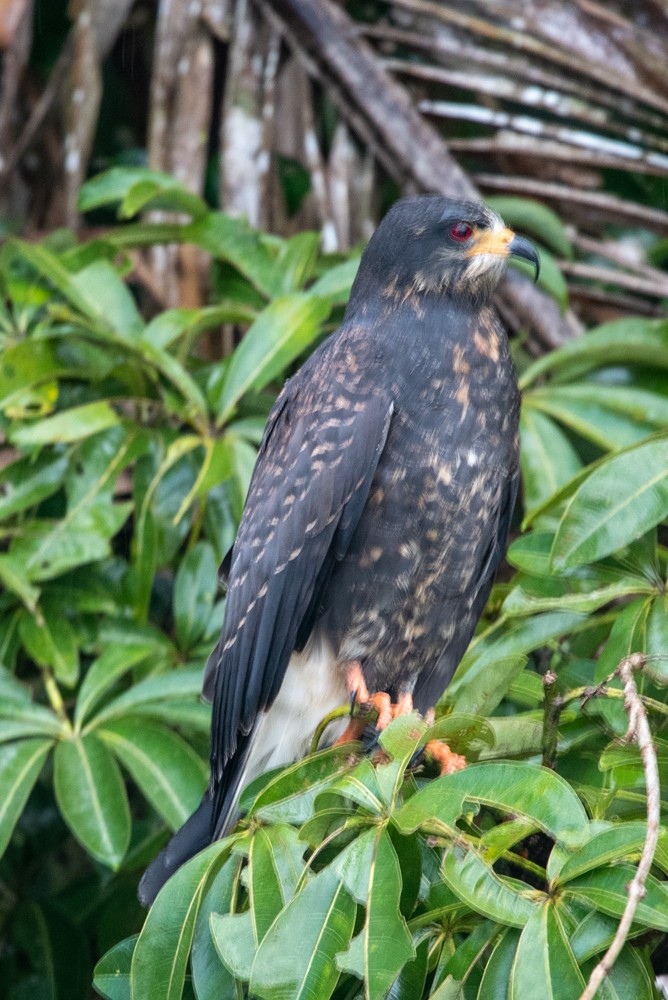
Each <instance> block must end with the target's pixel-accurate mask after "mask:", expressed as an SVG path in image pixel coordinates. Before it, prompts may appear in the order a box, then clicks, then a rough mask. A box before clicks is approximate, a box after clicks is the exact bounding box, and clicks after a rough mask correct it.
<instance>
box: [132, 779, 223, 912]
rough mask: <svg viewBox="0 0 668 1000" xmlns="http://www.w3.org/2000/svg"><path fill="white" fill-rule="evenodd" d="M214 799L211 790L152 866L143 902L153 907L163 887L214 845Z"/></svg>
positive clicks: (141, 897)
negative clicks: (193, 859)
mask: <svg viewBox="0 0 668 1000" xmlns="http://www.w3.org/2000/svg"><path fill="white" fill-rule="evenodd" d="M212 819H213V799H212V798H211V796H210V794H209V791H208V789H207V791H206V792H205V793H204V798H203V799H202V801H201V803H200V804H199V806H198V807H197V809H196V810H195V812H194V813H193V814H192V816H191V817H190V819H188V820H186V822H185V823H184V824H183V826H182V827H181V829H180V830H177V832H176V833H175V834H174V836H173V837H172V839H171V840H170V841H169V843H168V844H167V845H166V846H165V847H163V849H162V850H161V851H160V854H158V856H157V858H156V859H155V860H154V861H153V862H152V863H151V864H150V865H149V867H148V868H147V869H146V871H145V872H144V874H143V875H142V879H141V882H140V883H139V890H138V894H139V901H140V902H141V903H143V905H144V906H151V904H152V903H153V900H154V899H155V897H156V896H157V895H158V893H159V892H160V890H161V889H162V887H163V885H164V884H165V882H166V881H167V879H168V878H170V877H171V876H172V875H173V874H174V872H175V871H176V870H177V869H178V868H180V867H181V865H183V864H185V862H186V861H189V860H190V858H192V857H194V856H195V855H196V854H197V853H198V851H201V850H203V849H204V848H205V847H207V846H208V845H209V844H210V843H211V826H212Z"/></svg>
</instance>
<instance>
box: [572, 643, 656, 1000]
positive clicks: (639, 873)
mask: <svg viewBox="0 0 668 1000" xmlns="http://www.w3.org/2000/svg"><path fill="white" fill-rule="evenodd" d="M645 662H646V657H645V656H644V655H643V654H642V653H632V654H631V656H627V657H625V658H624V659H623V660H622V661H621V663H620V664H619V666H618V667H617V670H616V671H615V673H616V674H617V676H618V677H619V678H620V679H621V681H622V683H623V685H624V707H625V709H626V711H627V713H628V717H629V728H628V730H627V733H626V739H627V740H629V741H634V742H635V743H637V744H638V747H639V749H640V756H641V757H642V763H643V770H644V772H645V787H646V789H647V834H646V836H645V843H644V846H643V849H642V855H641V857H640V861H639V863H638V868H637V869H636V873H635V875H634V877H633V878H632V880H631V882H630V883H629V885H628V886H627V892H628V900H627V902H626V906H625V907H624V913H623V914H622V919H621V920H620V922H619V926H618V928H617V931H616V933H615V936H614V938H613V939H612V943H611V945H610V947H609V948H608V950H607V951H606V953H605V955H604V956H603V958H602V959H601V961H600V962H599V963H598V965H597V966H596V967H595V969H594V970H593V972H592V974H591V976H590V977H589V982H588V983H587V986H586V988H585V991H584V993H582V995H581V996H580V1000H593V997H594V996H595V995H596V992H597V990H598V988H599V986H600V985H601V984H602V982H603V980H604V979H605V978H606V976H607V975H608V974H609V972H610V970H611V968H612V966H613V965H614V963H615V960H616V958H617V956H618V955H619V953H620V951H621V950H622V948H623V947H624V944H625V942H626V939H627V937H628V933H629V930H630V929H631V924H632V923H633V917H634V915H635V912H636V909H637V907H638V903H639V902H640V900H641V899H642V898H643V896H644V895H645V882H646V880H647V876H648V875H649V871H650V868H651V867H652V861H653V860H654V852H655V851H656V845H657V842H658V839H659V822H660V819H661V794H660V787H659V769H658V766H657V761H656V751H655V749H654V744H653V743H652V733H651V730H650V728H649V722H648V721H647V713H646V711H645V708H644V706H643V703H642V700H641V698H640V695H639V694H638V688H637V687H636V683H635V680H634V677H633V672H634V670H642V668H643V667H644V666H645Z"/></svg>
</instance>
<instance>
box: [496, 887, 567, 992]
mask: <svg viewBox="0 0 668 1000" xmlns="http://www.w3.org/2000/svg"><path fill="white" fill-rule="evenodd" d="M584 987H585V981H584V978H583V976H582V973H581V972H580V970H579V968H578V964H577V962H576V961H575V956H574V955H573V951H572V949H571V946H570V944H569V941H568V937H567V935H566V931H565V930H564V926H563V924H562V922H561V919H560V916H559V911H558V909H557V907H556V906H554V905H553V904H552V902H547V903H545V904H544V905H543V906H541V907H540V908H539V909H536V910H535V911H534V913H533V914H532V915H531V917H530V919H529V920H528V921H527V924H526V926H525V928H524V930H523V931H522V935H521V937H520V940H519V944H518V945H517V952H516V954H515V960H514V962H513V967H512V971H511V975H510V1000H536V997H549V998H550V1000H575V997H579V996H580V994H581V993H582V991H583V990H584Z"/></svg>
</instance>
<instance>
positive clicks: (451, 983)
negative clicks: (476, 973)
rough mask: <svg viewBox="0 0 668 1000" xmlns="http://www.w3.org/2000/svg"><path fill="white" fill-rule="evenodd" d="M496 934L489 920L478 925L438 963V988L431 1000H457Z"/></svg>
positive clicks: (496, 927) (495, 929) (496, 929)
mask: <svg viewBox="0 0 668 1000" xmlns="http://www.w3.org/2000/svg"><path fill="white" fill-rule="evenodd" d="M498 933H499V928H498V925H497V924H495V923H493V922H492V921H491V920H485V921H483V922H482V923H481V924H478V926H477V927H476V928H475V929H474V930H473V931H472V932H471V933H470V934H469V936H468V937H467V938H466V940H465V941H464V942H463V943H462V944H461V945H460V946H459V947H458V948H457V949H456V950H455V952H454V953H453V954H452V955H451V956H450V957H449V958H448V959H447V960H446V961H445V962H443V964H441V963H439V969H438V972H437V978H438V979H439V986H438V989H437V990H436V991H435V992H434V993H432V994H431V1000H455V998H457V1000H458V998H459V997H460V996H461V992H460V991H461V989H462V987H463V986H464V984H465V983H466V982H467V980H468V978H469V976H470V974H471V973H472V972H473V970H474V969H475V967H476V965H477V964H478V962H479V961H480V959H481V958H482V957H483V955H484V954H485V952H486V951H487V949H488V948H489V945H490V943H491V942H492V941H493V940H494V938H495V937H497V936H498ZM434 982H436V979H435V980H434Z"/></svg>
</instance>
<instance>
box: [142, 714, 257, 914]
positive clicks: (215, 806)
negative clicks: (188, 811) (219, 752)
mask: <svg viewBox="0 0 668 1000" xmlns="http://www.w3.org/2000/svg"><path fill="white" fill-rule="evenodd" d="M254 737H255V732H254V731H251V732H250V733H249V734H248V735H247V736H243V737H241V739H240V740H239V745H238V746H237V749H236V751H235V752H234V754H233V755H232V757H231V759H230V760H229V761H228V762H227V764H226V766H225V771H224V772H223V775H222V778H221V780H220V781H219V782H217V783H216V785H215V788H214V789H212V788H211V786H209V788H207V790H206V792H205V793H204V798H203V799H202V801H201V802H200V804H199V806H198V807H197V809H196V810H195V812H194V813H193V814H192V816H191V817H190V819H187V820H186V822H185V823H184V824H183V826H182V827H181V829H180V830H177V831H176V833H175V834H174V836H173V837H172V839H171V840H170V841H169V843H168V844H167V845H166V846H165V847H163V849H162V850H161V851H160V854H158V856H157V858H156V859H155V860H154V861H152V862H151V864H150V865H149V866H148V868H147V869H146V871H145V872H144V874H143V876H142V879H141V881H140V883H139V889H138V895H139V901H140V902H141V903H143V905H144V906H151V905H152V903H153V900H154V899H155V897H156V896H157V895H158V893H159V892H160V890H161V889H162V887H163V885H164V884H165V882H166V881H167V879H169V878H171V876H172V875H173V874H174V872H176V871H178V869H179V868H180V867H181V865H184V864H185V863H186V861H189V860H190V859H191V858H194V857H195V855H196V854H197V853H198V852H199V851H202V850H204V848H205V847H208V846H209V844H212V843H213V842H214V840H222V838H223V837H225V836H227V834H228V833H229V832H230V830H231V829H232V828H233V826H234V825H235V823H236V821H237V819H238V818H239V811H238V808H237V806H238V803H239V794H240V792H241V789H242V787H243V784H244V783H245V782H244V778H245V777H246V773H247V769H246V762H247V759H248V755H249V753H250V751H251V749H252V746H253V742H254Z"/></svg>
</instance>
